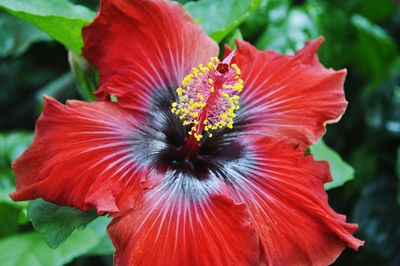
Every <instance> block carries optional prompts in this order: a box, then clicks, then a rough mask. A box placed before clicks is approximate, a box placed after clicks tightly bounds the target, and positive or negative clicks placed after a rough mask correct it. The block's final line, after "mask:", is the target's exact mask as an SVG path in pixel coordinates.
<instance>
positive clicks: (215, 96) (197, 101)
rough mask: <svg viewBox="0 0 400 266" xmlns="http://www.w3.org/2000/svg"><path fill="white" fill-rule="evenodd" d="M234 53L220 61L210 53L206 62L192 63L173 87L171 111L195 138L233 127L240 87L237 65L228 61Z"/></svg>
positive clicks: (241, 81)
mask: <svg viewBox="0 0 400 266" xmlns="http://www.w3.org/2000/svg"><path fill="white" fill-rule="evenodd" d="M235 54H236V52H235V51H232V52H231V53H230V54H229V55H228V56H227V57H226V58H225V59H224V60H223V61H222V62H220V61H219V59H218V58H217V57H212V58H211V59H210V61H209V62H208V64H207V65H202V64H200V65H199V66H197V67H194V68H193V70H192V72H191V73H190V74H189V75H187V76H186V77H185V78H184V79H183V81H182V87H180V88H177V89H176V93H177V95H178V101H177V102H173V103H172V108H171V111H172V113H174V114H176V115H177V116H178V117H179V119H180V120H182V123H183V125H184V126H191V127H190V130H189V131H188V134H189V135H191V136H193V137H194V138H195V139H196V140H197V141H200V140H201V139H202V138H203V135H205V134H207V135H208V137H210V138H211V137H212V136H213V133H212V132H213V131H215V130H218V129H222V128H225V127H227V128H233V123H234V118H235V117H236V114H235V111H237V110H238V109H239V108H240V107H239V98H240V97H239V93H240V92H241V91H242V90H243V80H242V79H241V78H240V75H241V73H240V69H239V68H238V66H237V65H236V64H231V61H232V58H233V57H234V56H235Z"/></svg>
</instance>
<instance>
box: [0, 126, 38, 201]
mask: <svg viewBox="0 0 400 266" xmlns="http://www.w3.org/2000/svg"><path fill="white" fill-rule="evenodd" d="M32 138H33V134H32V133H27V132H10V133H0V203H6V204H9V205H13V206H14V207H18V208H21V209H24V208H25V207H26V203H25V202H13V201H12V200H11V198H10V197H9V194H10V193H11V192H13V191H14V190H15V185H14V174H13V172H12V169H11V162H12V161H13V160H15V159H16V158H17V157H18V156H19V155H20V154H21V153H22V152H23V151H24V150H26V148H28V146H29V144H30V143H31V142H32Z"/></svg>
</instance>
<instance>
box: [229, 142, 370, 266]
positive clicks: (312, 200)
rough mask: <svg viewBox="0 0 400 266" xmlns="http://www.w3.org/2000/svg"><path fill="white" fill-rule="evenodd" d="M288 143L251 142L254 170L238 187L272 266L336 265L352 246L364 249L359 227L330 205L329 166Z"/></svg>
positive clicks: (249, 165)
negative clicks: (356, 235) (356, 233)
mask: <svg viewBox="0 0 400 266" xmlns="http://www.w3.org/2000/svg"><path fill="white" fill-rule="evenodd" d="M288 143H289V142H283V141H281V142H275V143H274V142H271V141H270V140H269V139H262V140H258V141H254V142H253V143H247V145H249V146H247V147H249V150H251V156H250V157H249V159H248V160H249V163H248V165H247V167H248V169H249V172H248V173H247V174H246V175H245V176H244V177H242V179H241V180H236V182H235V183H234V184H236V185H234V189H235V191H236V192H237V194H238V199H239V200H243V201H244V202H245V203H246V204H247V206H248V208H249V210H250V212H251V215H252V217H253V220H254V225H255V227H256V230H257V232H258V233H259V236H260V238H261V242H262V244H263V247H264V254H265V262H266V265H328V264H331V263H332V262H333V261H335V259H336V258H337V257H338V256H339V254H340V253H341V251H342V250H343V249H344V248H345V246H346V245H347V246H349V247H351V248H353V249H358V247H359V246H360V245H363V241H360V240H358V239H356V238H354V237H353V236H352V234H353V233H354V231H355V230H356V228H357V225H355V224H348V223H346V221H345V216H343V215H339V214H337V213H336V212H335V211H334V210H332V209H331V208H330V207H329V205H328V201H327V194H326V193H325V191H324V187H323V184H324V182H326V181H327V180H330V174H329V166H328V164H327V163H326V162H316V161H314V160H313V158H312V156H311V155H309V156H304V152H303V151H302V150H300V149H296V147H294V146H291V145H289V144H288Z"/></svg>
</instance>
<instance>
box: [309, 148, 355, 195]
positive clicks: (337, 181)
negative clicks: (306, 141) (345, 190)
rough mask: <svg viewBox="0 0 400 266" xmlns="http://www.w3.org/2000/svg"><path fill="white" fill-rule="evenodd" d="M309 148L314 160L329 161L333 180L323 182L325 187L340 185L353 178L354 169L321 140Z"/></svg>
mask: <svg viewBox="0 0 400 266" xmlns="http://www.w3.org/2000/svg"><path fill="white" fill-rule="evenodd" d="M310 150H311V153H312V154H313V155H314V159H315V160H318V161H328V162H329V167H330V170H331V174H332V178H333V181H332V182H329V183H327V184H325V189H327V190H328V189H331V188H335V187H340V186H342V185H343V184H344V183H346V182H347V181H349V180H351V179H353V178H354V169H353V168H352V167H351V166H350V165H349V164H348V163H346V162H345V161H343V160H342V158H340V156H339V155H338V154H337V153H336V152H335V151H334V150H332V149H331V148H329V147H328V146H327V145H326V144H325V143H324V142H323V141H322V140H320V141H319V142H318V143H317V144H315V145H313V146H311V147H310Z"/></svg>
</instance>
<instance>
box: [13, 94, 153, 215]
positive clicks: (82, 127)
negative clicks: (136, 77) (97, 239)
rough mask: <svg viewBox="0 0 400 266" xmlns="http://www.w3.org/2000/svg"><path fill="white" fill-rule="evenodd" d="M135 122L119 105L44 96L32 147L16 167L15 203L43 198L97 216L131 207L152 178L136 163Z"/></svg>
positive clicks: (15, 163)
mask: <svg viewBox="0 0 400 266" xmlns="http://www.w3.org/2000/svg"><path fill="white" fill-rule="evenodd" d="M137 124H138V123H137V121H136V120H135V119H134V118H133V117H132V115H131V114H130V113H128V112H127V111H125V110H123V109H122V108H120V107H118V106H117V105H116V104H112V103H105V102H98V103H85V102H81V101H69V102H68V103H67V105H66V106H65V105H63V104H61V103H59V102H57V101H56V100H54V99H52V98H50V97H45V98H44V110H43V113H42V115H41V117H40V118H39V120H38V122H37V125H36V134H35V138H34V140H33V143H32V145H31V146H30V147H29V149H28V150H27V151H26V152H25V153H24V154H23V155H22V156H21V157H19V158H18V159H17V160H16V161H15V162H14V164H13V168H14V171H15V174H16V186H17V191H16V192H14V193H12V194H11V197H12V198H13V199H14V200H19V201H20V200H31V199H35V198H39V197H41V198H43V199H45V200H47V201H51V202H54V203H56V204H59V205H70V206H74V207H76V208H79V209H81V210H85V211H86V210H89V209H91V208H96V209H97V211H98V212H99V213H104V212H117V211H120V210H122V209H127V208H130V207H132V206H133V205H134V204H135V203H136V202H137V201H138V200H139V199H141V197H142V189H141V187H140V179H141V177H142V176H143V175H148V174H149V173H148V171H147V169H146V168H145V167H143V166H141V165H140V164H139V163H138V162H137V160H135V158H134V150H135V148H134V144H135V139H134V138H133V133H134V132H135V131H137Z"/></svg>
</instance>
